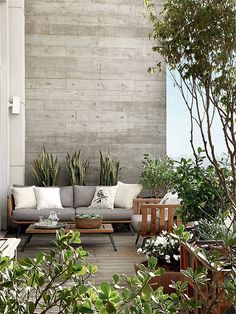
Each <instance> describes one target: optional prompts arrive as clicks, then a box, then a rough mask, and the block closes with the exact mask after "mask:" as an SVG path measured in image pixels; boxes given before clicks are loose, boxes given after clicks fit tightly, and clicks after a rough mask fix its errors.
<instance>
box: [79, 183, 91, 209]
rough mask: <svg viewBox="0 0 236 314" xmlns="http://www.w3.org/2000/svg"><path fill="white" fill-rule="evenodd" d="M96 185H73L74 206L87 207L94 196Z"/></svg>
mask: <svg viewBox="0 0 236 314" xmlns="http://www.w3.org/2000/svg"><path fill="white" fill-rule="evenodd" d="M95 190H96V186H82V185H75V186H74V207H75V208H77V207H89V206H90V205H91V202H92V200H93V197H94V193H95Z"/></svg>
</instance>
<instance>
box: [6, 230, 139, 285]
mask: <svg viewBox="0 0 236 314" xmlns="http://www.w3.org/2000/svg"><path fill="white" fill-rule="evenodd" d="M8 236H14V235H13V234H9V235H8ZM20 237H21V238H22V241H21V243H20V246H19V249H18V258H21V257H26V256H30V257H34V256H35V255H36V254H37V253H38V252H40V251H44V252H45V251H47V250H48V248H51V247H53V244H52V241H53V239H54V236H53V235H52V236H51V235H35V236H33V237H32V240H31V242H30V244H29V245H28V246H27V247H26V248H25V250H24V252H21V251H20V250H21V247H22V245H23V243H24V240H25V238H26V237H25V235H24V234H23V235H21V236H20ZM113 238H114V241H115V243H116V246H117V252H115V251H114V250H113V247H112V245H111V242H110V239H109V237H108V235H102V234H101V235H82V236H81V240H82V246H83V248H84V249H85V250H87V251H88V252H89V257H88V261H89V262H90V263H92V264H94V265H97V266H98V267H99V272H98V273H97V274H96V277H95V280H96V282H97V283H99V282H101V281H104V280H108V281H111V278H112V275H113V274H114V273H118V274H123V273H124V274H126V275H133V274H134V264H135V263H136V262H138V261H142V260H143V259H144V258H143V256H140V255H139V254H137V247H136V246H135V244H134V242H135V238H136V236H131V234H130V233H129V232H126V231H123V230H121V231H115V232H114V234H113Z"/></svg>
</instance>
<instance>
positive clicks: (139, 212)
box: [131, 199, 181, 244]
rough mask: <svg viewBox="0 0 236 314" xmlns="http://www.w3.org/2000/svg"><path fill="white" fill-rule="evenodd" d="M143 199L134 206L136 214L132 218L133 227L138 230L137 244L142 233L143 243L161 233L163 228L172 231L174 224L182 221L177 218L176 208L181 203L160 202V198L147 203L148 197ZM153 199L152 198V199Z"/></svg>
mask: <svg viewBox="0 0 236 314" xmlns="http://www.w3.org/2000/svg"><path fill="white" fill-rule="evenodd" d="M144 200H145V202H146V203H145V202H144V201H141V202H140V204H139V205H138V206H134V210H135V212H134V215H133V217H132V219H131V224H132V226H133V228H134V229H135V230H136V231H137V232H138V235H137V238H136V241H135V244H137V243H138V240H139V237H140V235H141V236H142V237H143V243H145V240H146V239H147V238H149V237H152V236H154V235H157V234H160V233H161V232H162V231H163V230H166V231H168V232H172V229H173V226H174V224H179V223H180V221H179V220H178V219H177V218H176V213H175V212H176V208H178V207H180V206H181V205H179V204H158V203H159V201H160V200H157V199H155V203H152V202H151V203H147V199H144ZM151 201H152V200H151Z"/></svg>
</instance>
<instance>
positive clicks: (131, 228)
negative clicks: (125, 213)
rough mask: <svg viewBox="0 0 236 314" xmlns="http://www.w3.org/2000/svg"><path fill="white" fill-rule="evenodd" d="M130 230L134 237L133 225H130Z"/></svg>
mask: <svg viewBox="0 0 236 314" xmlns="http://www.w3.org/2000/svg"><path fill="white" fill-rule="evenodd" d="M128 228H129V231H130V233H131V235H132V236H133V235H134V232H133V227H132V225H131V224H128Z"/></svg>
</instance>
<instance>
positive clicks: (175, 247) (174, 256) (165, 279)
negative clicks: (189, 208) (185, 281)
mask: <svg viewBox="0 0 236 314" xmlns="http://www.w3.org/2000/svg"><path fill="white" fill-rule="evenodd" d="M138 253H139V254H144V255H146V257H151V256H154V257H155V258H156V259H157V265H158V266H159V267H163V268H164V269H165V273H164V274H163V275H162V276H161V277H154V278H152V280H151V284H152V287H153V288H154V289H157V288H158V287H161V286H163V291H164V292H165V293H171V292H173V291H174V290H173V289H172V288H171V287H169V285H170V284H171V282H172V281H179V280H180V279H181V277H180V243H179V240H178V239H177V238H173V237H172V236H171V235H170V234H168V233H167V232H166V231H162V233H161V234H160V235H159V236H155V237H152V238H150V239H147V240H146V242H145V244H144V246H143V247H142V248H139V249H138ZM142 264H144V265H147V261H144V262H143V263H142ZM139 269H140V265H139V264H135V270H136V271H138V270H139Z"/></svg>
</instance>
